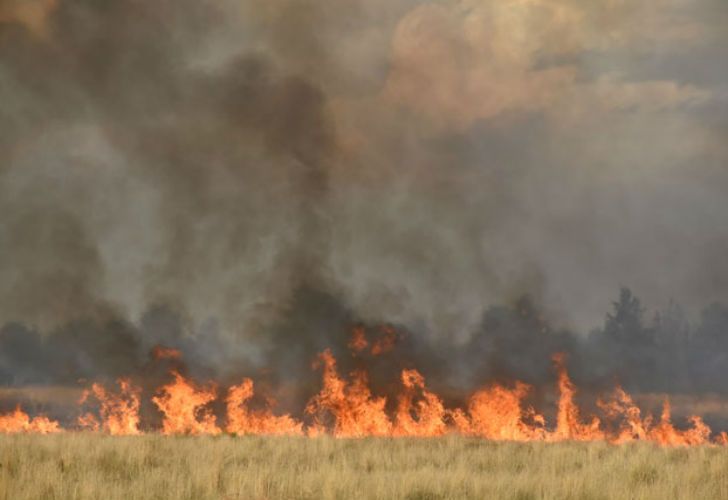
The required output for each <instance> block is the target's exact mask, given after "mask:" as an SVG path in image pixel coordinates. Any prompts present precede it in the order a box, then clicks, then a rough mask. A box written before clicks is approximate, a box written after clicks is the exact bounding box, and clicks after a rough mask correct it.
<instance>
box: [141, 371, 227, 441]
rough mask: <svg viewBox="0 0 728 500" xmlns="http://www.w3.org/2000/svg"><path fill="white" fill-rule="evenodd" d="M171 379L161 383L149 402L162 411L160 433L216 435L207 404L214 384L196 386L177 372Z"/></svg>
mask: <svg viewBox="0 0 728 500" xmlns="http://www.w3.org/2000/svg"><path fill="white" fill-rule="evenodd" d="M172 376H173V377H174V381H173V382H170V383H169V384H167V385H165V386H163V387H162V388H161V389H160V391H159V393H158V394H157V395H156V396H154V397H153V398H152V402H153V403H154V404H155V405H157V408H159V410H160V411H161V412H162V413H163V414H164V420H163V421H162V433H163V434H219V433H220V428H219V427H218V426H217V423H216V420H217V419H216V418H215V415H213V414H212V413H211V412H210V410H209V408H206V405H208V404H209V403H211V402H213V401H214V400H215V399H216V398H217V387H216V386H215V385H212V384H211V385H209V386H208V387H198V386H196V385H195V384H194V383H193V382H191V381H189V380H187V379H186V378H185V377H183V376H182V375H181V374H180V373H179V372H178V371H176V370H174V371H172Z"/></svg>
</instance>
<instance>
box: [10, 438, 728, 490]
mask: <svg viewBox="0 0 728 500" xmlns="http://www.w3.org/2000/svg"><path fill="white" fill-rule="evenodd" d="M0 498H1V499H12V500H24V499H37V498H44V499H63V500H66V499H79V500H80V499H98V498H104V499H123V500H133V499H144V500H148V499H175V500H176V499H194V500H203V499H229V500H238V499H239V500H243V499H244V500H249V499H252V500H255V499H293V498H295V499H347V500H348V499H358V498H361V499H369V498H386V499H389V498H402V499H411V500H415V499H417V500H426V499H456V498H457V499H462V498H512V499H531V498H533V499H537V498H553V499H566V498H579V499H602V498H604V499H607V498H644V499H651V498H654V499H660V500H662V499H668V498H714V499H718V498H728V450H726V449H725V448H724V447H715V446H696V447H684V448H664V447H658V446H655V445H653V444H650V443H632V444H628V445H623V446H614V445H610V444H607V443H603V442H599V443H575V442H565V443H543V442H530V443H498V442H491V441H485V440H481V439H473V438H465V437H457V436H446V437H440V438H400V439H392V438H364V439H336V438H332V437H320V438H315V439H311V438H305V437H259V436H249V437H232V436H228V435H221V436H195V437H162V436H160V435H144V436H130V437H113V436H106V435H102V434H95V433H64V434H58V435H49V436H40V435H11V436H0Z"/></svg>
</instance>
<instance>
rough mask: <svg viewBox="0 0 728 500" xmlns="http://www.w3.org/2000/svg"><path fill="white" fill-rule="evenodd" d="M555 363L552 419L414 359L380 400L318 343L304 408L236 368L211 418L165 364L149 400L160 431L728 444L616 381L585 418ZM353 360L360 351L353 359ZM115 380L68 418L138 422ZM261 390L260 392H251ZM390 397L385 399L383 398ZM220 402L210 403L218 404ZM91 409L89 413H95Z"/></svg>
mask: <svg viewBox="0 0 728 500" xmlns="http://www.w3.org/2000/svg"><path fill="white" fill-rule="evenodd" d="M396 338H397V337H396V333H394V330H391V329H383V330H382V336H381V337H380V338H379V339H377V340H375V341H374V342H369V341H368V340H367V338H366V336H365V332H364V329H360V328H357V329H355V330H354V334H353V338H352V339H351V341H350V342H349V348H350V350H351V351H352V354H353V355H354V356H357V357H358V356H360V355H362V354H367V355H372V356H379V355H383V354H385V353H386V352H388V351H389V350H390V349H392V348H393V347H394V345H395V341H396ZM153 357H154V358H155V359H158V360H163V359H173V360H175V361H176V363H175V365H178V364H179V362H180V361H181V353H180V352H179V351H176V350H174V349H168V348H163V347H161V346H160V347H156V348H155V349H154V351H153ZM553 360H554V365H555V369H556V373H557V384H556V388H557V391H558V399H557V402H556V419H555V424H554V425H553V427H549V426H548V425H547V422H546V419H545V417H544V416H543V415H542V414H541V413H539V412H537V411H536V410H535V409H534V408H533V407H532V406H529V405H527V404H526V400H527V398H528V397H529V394H530V393H531V392H532V387H530V386H529V385H527V384H524V383H522V382H518V381H516V382H513V383H509V384H491V385H489V386H486V387H484V388H481V389H479V390H477V391H475V393H474V394H472V395H471V396H470V397H469V398H468V401H467V403H466V404H465V405H464V406H463V407H462V408H447V407H446V405H445V404H444V402H443V400H442V398H441V397H440V396H438V395H437V394H435V393H434V392H433V391H432V390H430V389H429V388H428V387H427V384H426V381H425V377H424V376H423V375H422V373H420V372H419V371H417V370H415V369H404V370H402V371H401V372H400V380H399V394H398V396H397V397H396V398H394V399H391V400H388V399H387V397H385V396H377V395H375V394H374V393H373V391H372V389H371V388H370V386H369V378H368V374H367V372H366V371H365V370H362V369H357V370H354V371H352V372H351V373H350V374H349V376H348V377H342V376H341V375H340V374H339V372H338V369H337V363H336V359H335V357H334V355H333V354H332V352H331V351H330V350H328V349H327V350H325V351H324V352H322V353H320V354H319V356H318V358H317V359H316V361H315V363H314V369H317V370H321V372H322V387H321V390H320V391H319V392H318V394H316V395H315V396H313V397H312V398H311V399H310V400H309V402H308V404H307V405H306V407H305V410H304V418H303V419H301V420H299V419H296V418H295V417H293V416H291V415H289V414H285V415H275V414H274V413H273V411H272V408H273V407H274V406H275V401H274V400H273V399H272V398H271V397H269V396H266V397H263V398H262V399H261V401H264V402H265V405H264V406H263V407H262V408H257V405H251V402H252V401H253V398H254V395H255V392H254V383H253V380H252V379H249V378H245V379H243V380H242V382H241V383H240V384H238V385H233V386H231V387H229V388H228V389H227V391H226V393H225V394H226V396H225V398H224V401H223V402H224V407H225V416H224V425H218V418H217V416H216V414H215V413H214V411H213V403H214V402H216V401H217V398H218V389H217V385H216V384H215V383H212V382H210V383H208V384H206V385H198V384H196V383H195V382H193V381H192V380H190V379H188V378H186V377H185V376H184V375H182V374H181V373H180V371H179V369H178V368H173V369H172V370H171V371H170V376H171V379H172V380H171V381H170V382H169V383H167V384H166V385H163V386H162V387H160V388H159V389H158V390H157V391H156V393H155V395H154V396H153V397H152V398H151V401H152V402H153V403H154V405H156V407H157V408H158V410H159V412H160V414H161V416H162V427H161V429H160V432H162V433H163V434H192V435H199V434H213V435H214V434H219V433H221V432H222V431H223V429H224V431H225V432H227V433H230V434H235V435H243V434H253V435H289V436H303V435H308V436H312V437H313V436H318V435H322V434H331V435H333V436H336V437H342V438H344V437H346V438H360V437H367V436H384V437H400V436H408V437H434V436H442V435H446V434H453V433H455V434H461V435H465V436H473V437H480V438H484V439H490V440H497V441H521V442H526V441H544V442H557V441H597V440H599V441H607V442H610V443H613V444H622V443H628V442H633V441H648V442H653V443H657V444H659V445H662V446H693V445H703V444H717V445H728V433H726V432H721V433H719V434H718V435H716V436H715V437H713V436H712V431H711V429H710V427H708V426H707V425H706V424H705V422H703V420H702V419H701V418H700V417H698V416H691V417H689V419H688V422H689V423H690V427H688V428H686V429H678V428H676V427H675V426H674V425H673V423H672V415H671V407H670V402H669V401H668V400H667V399H666V400H665V402H664V405H663V409H662V414H661V415H660V417H659V419H655V418H654V417H653V416H652V415H649V414H647V415H646V416H644V417H643V414H642V411H641V410H640V408H639V407H638V406H637V405H636V404H635V402H634V401H633V399H632V397H631V396H630V395H629V394H628V393H627V392H626V391H625V390H624V389H623V388H621V387H619V386H617V387H616V388H615V389H614V391H613V392H612V393H611V394H610V395H609V397H608V398H607V399H600V400H598V401H597V404H596V406H597V408H598V409H599V410H600V412H601V414H602V418H599V417H596V416H590V417H588V418H585V417H584V416H583V415H582V411H581V409H580V407H579V405H578V404H577V401H576V395H577V388H576V386H575V384H574V383H573V382H572V380H571V378H570V377H569V374H568V372H567V369H566V363H565V361H566V360H565V357H564V355H562V354H557V355H555V356H554V357H553ZM359 361H364V360H363V359H359ZM118 386H119V388H118V390H117V391H110V390H107V389H106V388H105V387H104V386H103V385H101V384H92V385H91V387H90V388H89V389H87V390H86V391H84V393H83V396H82V398H81V400H80V403H81V404H82V405H89V404H91V403H93V404H95V405H97V407H98V408H97V411H96V413H93V412H86V413H82V414H81V416H80V417H79V418H78V419H77V422H76V426H77V427H79V428H81V429H88V430H92V431H100V432H105V433H108V434H111V435H115V436H123V435H136V434H140V433H141V432H142V428H143V426H142V419H141V416H140V404H141V394H142V390H141V389H140V388H139V387H137V386H135V385H133V384H132V383H131V381H130V380H129V379H120V380H119V381H118ZM258 399H260V396H258ZM390 403H391V404H390ZM218 406H219V405H218ZM97 415H98V416H97ZM61 430H62V429H61V426H60V424H59V423H58V422H57V421H55V420H51V419H49V418H48V417H46V416H42V415H41V416H37V417H35V418H31V417H30V416H29V415H28V414H26V413H25V412H23V411H22V410H21V409H20V407H17V408H16V409H15V411H13V412H11V413H9V414H6V415H1V416H0V432H2V433H22V432H26V433H43V434H47V433H52V432H59V431H61Z"/></svg>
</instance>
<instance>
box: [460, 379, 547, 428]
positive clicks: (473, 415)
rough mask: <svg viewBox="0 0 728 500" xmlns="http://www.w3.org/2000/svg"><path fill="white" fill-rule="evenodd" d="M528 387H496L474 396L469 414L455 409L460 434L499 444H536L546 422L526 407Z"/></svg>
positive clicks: (517, 383) (520, 383)
mask: <svg viewBox="0 0 728 500" xmlns="http://www.w3.org/2000/svg"><path fill="white" fill-rule="evenodd" d="M530 391H531V387H530V386H529V385H527V384H524V383H522V382H516V384H515V387H514V388H513V389H509V388H507V387H505V386H503V385H500V384H495V385H493V386H492V387H490V388H487V389H481V390H480V391H478V392H476V393H475V394H473V396H472V397H471V398H470V401H469V402H468V414H467V415H465V414H464V413H463V412H462V410H455V412H454V413H453V420H454V421H455V425H456V427H457V429H458V431H459V432H460V433H461V434H465V435H471V436H479V437H483V438H486V439H493V440H499V441H535V440H542V439H544V438H545V436H546V430H545V428H544V425H545V419H544V417H543V416H542V415H539V414H538V413H536V411H535V410H534V409H533V408H531V407H528V408H526V409H525V410H524V409H523V399H524V398H525V397H526V396H527V395H528V393H529V392H530Z"/></svg>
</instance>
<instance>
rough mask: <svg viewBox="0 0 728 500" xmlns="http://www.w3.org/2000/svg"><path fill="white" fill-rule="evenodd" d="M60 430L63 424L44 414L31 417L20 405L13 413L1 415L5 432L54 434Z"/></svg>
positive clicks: (1, 429)
mask: <svg viewBox="0 0 728 500" xmlns="http://www.w3.org/2000/svg"><path fill="white" fill-rule="evenodd" d="M60 431H61V426H60V425H59V424H58V422H56V421H55V420H50V419H49V418H48V417H45V416H42V415H41V416H37V417H35V418H30V417H29V416H28V414H27V413H25V412H24V411H23V410H21V409H20V407H16V408H15V410H14V411H13V412H12V413H8V414H6V415H0V432H2V433H5V434H19V433H33V434H53V433H56V432H60Z"/></svg>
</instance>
